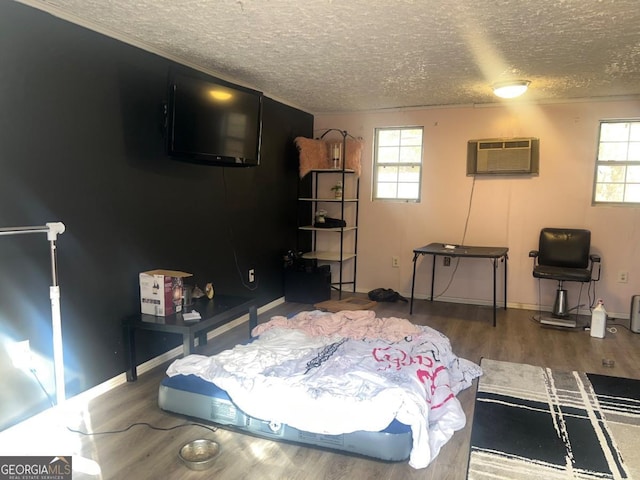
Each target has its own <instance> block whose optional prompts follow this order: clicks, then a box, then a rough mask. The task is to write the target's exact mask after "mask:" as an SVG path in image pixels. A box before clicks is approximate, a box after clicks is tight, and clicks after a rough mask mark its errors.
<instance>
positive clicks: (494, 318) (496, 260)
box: [493, 258, 498, 327]
mask: <svg viewBox="0 0 640 480" xmlns="http://www.w3.org/2000/svg"><path fill="white" fill-rule="evenodd" d="M497 269H498V259H497V258H494V259H493V326H494V327H495V326H496V308H497V306H496V270H497Z"/></svg>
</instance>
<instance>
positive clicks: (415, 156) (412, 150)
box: [402, 146, 422, 163]
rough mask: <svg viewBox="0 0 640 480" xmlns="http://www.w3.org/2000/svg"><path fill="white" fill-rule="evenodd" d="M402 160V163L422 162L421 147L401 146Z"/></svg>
mask: <svg viewBox="0 0 640 480" xmlns="http://www.w3.org/2000/svg"><path fill="white" fill-rule="evenodd" d="M402 162H403V163H421V162H422V147H421V146H415V147H402Z"/></svg>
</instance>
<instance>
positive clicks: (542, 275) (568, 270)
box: [529, 228, 600, 327]
mask: <svg viewBox="0 0 640 480" xmlns="http://www.w3.org/2000/svg"><path fill="white" fill-rule="evenodd" d="M590 248H591V232H590V231H589V230H583V229H575V228H543V229H542V230H541V231H540V240H539V242H538V250H531V251H530V252H529V257H532V258H533V276H534V277H535V278H538V279H544V280H556V281H557V282H558V290H557V291H556V299H555V302H554V304H553V310H552V312H551V314H552V318H543V317H542V315H540V323H543V324H548V325H557V326H562V327H575V326H576V323H577V322H576V320H573V319H569V318H568V317H569V310H568V309H567V291H566V290H565V289H564V288H563V283H564V282H583V283H588V282H591V281H598V280H600V256H598V255H594V254H591V253H590ZM595 264H597V267H598V272H597V278H595V277H594V265H595ZM580 292H581V293H582V289H580ZM579 307H580V297H578V305H577V306H576V307H574V308H575V309H578V308H579ZM571 310H573V308H572V309H571ZM576 318H577V312H576Z"/></svg>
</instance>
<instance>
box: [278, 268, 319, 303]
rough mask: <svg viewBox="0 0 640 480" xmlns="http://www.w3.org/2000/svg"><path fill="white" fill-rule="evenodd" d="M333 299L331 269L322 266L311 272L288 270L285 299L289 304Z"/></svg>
mask: <svg viewBox="0 0 640 480" xmlns="http://www.w3.org/2000/svg"><path fill="white" fill-rule="evenodd" d="M330 298H331V267H330V266H329V265H321V266H319V267H315V268H313V269H311V270H294V269H286V270H285V272H284V299H285V301H287V302H296V303H318V302H324V301H325V300H329V299H330Z"/></svg>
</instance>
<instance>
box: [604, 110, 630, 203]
mask: <svg viewBox="0 0 640 480" xmlns="http://www.w3.org/2000/svg"><path fill="white" fill-rule="evenodd" d="M593 189H594V194H593V199H594V202H596V203H598V202H601V203H634V204H635V203H640V191H639V190H640V121H637V120H636V121H621V122H601V124H600V138H599V140H598V158H597V160H596V178H595V182H594V186H593Z"/></svg>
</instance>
